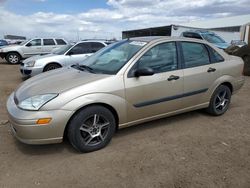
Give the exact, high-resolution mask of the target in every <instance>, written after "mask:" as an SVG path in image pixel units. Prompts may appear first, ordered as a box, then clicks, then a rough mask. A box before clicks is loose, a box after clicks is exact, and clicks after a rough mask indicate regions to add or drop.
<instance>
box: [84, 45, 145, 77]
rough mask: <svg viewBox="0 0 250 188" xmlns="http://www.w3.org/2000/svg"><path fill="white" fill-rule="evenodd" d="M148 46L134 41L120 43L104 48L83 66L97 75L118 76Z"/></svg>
mask: <svg viewBox="0 0 250 188" xmlns="http://www.w3.org/2000/svg"><path fill="white" fill-rule="evenodd" d="M146 44H147V43H146V42H140V41H132V40H124V41H120V42H117V43H114V44H111V45H109V46H107V47H105V48H103V49H102V50H100V51H99V52H97V53H95V54H94V55H92V56H90V57H89V58H88V59H86V60H85V61H84V62H83V63H82V64H83V65H87V66H88V67H90V68H91V69H93V71H94V72H96V73H103V74H116V73H117V72H118V71H119V70H120V69H121V68H122V67H123V66H124V65H125V64H126V63H127V62H128V61H129V60H130V59H131V58H132V57H133V56H134V55H135V54H136V53H137V52H138V51H139V50H140V49H141V48H142V47H143V46H144V45H146Z"/></svg>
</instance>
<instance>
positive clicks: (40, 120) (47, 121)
mask: <svg viewBox="0 0 250 188" xmlns="http://www.w3.org/2000/svg"><path fill="white" fill-rule="evenodd" d="M51 120H52V118H41V119H38V120H37V121H36V124H38V125H45V124H49V122H50V121H51Z"/></svg>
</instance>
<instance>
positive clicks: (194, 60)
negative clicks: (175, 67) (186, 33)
mask: <svg viewBox="0 0 250 188" xmlns="http://www.w3.org/2000/svg"><path fill="white" fill-rule="evenodd" d="M181 45H182V49H183V56H184V61H185V68H189V67H196V66H201V65H207V64H209V63H210V60H209V55H208V51H207V49H206V47H205V46H204V45H203V44H199V43H192V42H182V43H181Z"/></svg>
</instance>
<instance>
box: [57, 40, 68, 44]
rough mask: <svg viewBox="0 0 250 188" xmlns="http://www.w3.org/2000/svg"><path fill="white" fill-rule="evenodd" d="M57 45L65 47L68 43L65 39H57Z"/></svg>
mask: <svg viewBox="0 0 250 188" xmlns="http://www.w3.org/2000/svg"><path fill="white" fill-rule="evenodd" d="M56 43H57V44H58V45H65V44H66V42H65V41H64V40H63V39H56Z"/></svg>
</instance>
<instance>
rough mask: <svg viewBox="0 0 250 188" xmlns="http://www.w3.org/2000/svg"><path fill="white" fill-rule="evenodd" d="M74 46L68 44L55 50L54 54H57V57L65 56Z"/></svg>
mask: <svg viewBox="0 0 250 188" xmlns="http://www.w3.org/2000/svg"><path fill="white" fill-rule="evenodd" d="M72 46H73V45H71V44H68V45H66V46H63V47H61V48H58V49H55V50H53V54H57V55H63V54H64V53H65V52H67V51H68V50H69V49H70V48H71V47H72Z"/></svg>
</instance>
